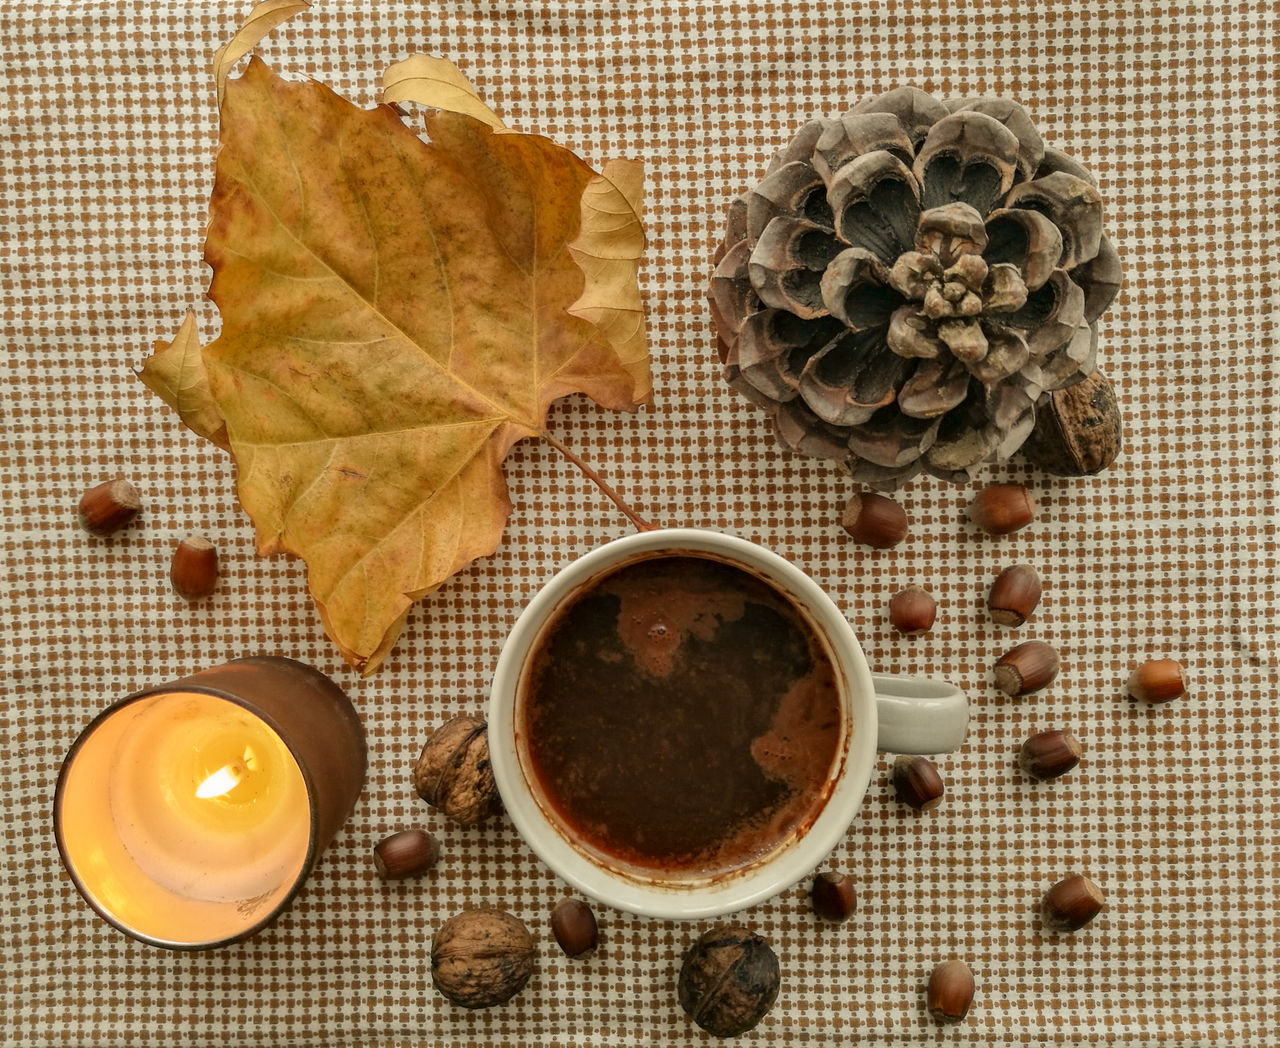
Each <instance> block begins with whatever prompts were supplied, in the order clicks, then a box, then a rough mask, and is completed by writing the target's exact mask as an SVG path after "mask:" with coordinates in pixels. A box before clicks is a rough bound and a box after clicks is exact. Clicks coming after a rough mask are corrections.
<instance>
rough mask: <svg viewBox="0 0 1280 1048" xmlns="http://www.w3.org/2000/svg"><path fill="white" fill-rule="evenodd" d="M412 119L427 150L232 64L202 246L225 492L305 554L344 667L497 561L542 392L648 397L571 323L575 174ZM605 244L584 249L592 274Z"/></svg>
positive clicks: (580, 279) (628, 403)
mask: <svg viewBox="0 0 1280 1048" xmlns="http://www.w3.org/2000/svg"><path fill="white" fill-rule="evenodd" d="M427 124H428V130H429V134H430V138H431V141H430V142H424V141H423V140H421V139H420V138H418V137H417V136H416V135H414V134H413V132H411V131H410V130H409V129H408V128H406V127H405V126H404V125H403V124H402V123H401V122H400V120H399V119H398V118H397V116H396V114H395V113H394V111H393V110H391V109H390V108H389V107H380V108H378V109H375V110H371V111H370V110H360V109H357V108H356V107H354V106H352V105H351V104H350V103H348V102H346V101H345V100H343V99H341V98H340V97H339V96H337V95H336V94H334V93H333V92H332V91H330V90H329V89H328V88H327V87H325V86H324V85H322V84H320V83H318V82H315V81H308V82H304V83H287V82H285V81H283V80H281V79H280V78H279V77H277V76H276V75H275V74H274V73H273V72H271V71H270V70H269V69H268V68H267V66H266V65H265V64H264V63H263V62H262V61H261V60H260V59H256V58H255V59H253V60H252V61H251V62H250V64H249V66H248V69H247V70H246V72H245V73H244V75H243V76H242V77H241V78H240V79H238V80H231V81H228V83H227V90H226V96H225V100H224V104H223V133H222V144H221V149H220V151H219V155H218V166H217V174H216V179H215V186H214V192H213V198H212V201H211V221H210V225H209V231H208V237H207V241H206V246H205V255H206V259H207V260H208V262H209V263H210V265H211V266H212V267H213V270H214V277H213V281H212V284H211V286H210V292H209V293H210V296H211V297H212V298H213V300H214V302H215V303H216V304H217V306H218V308H219V311H220V312H221V315H222V333H221V335H220V336H219V337H218V338H217V339H216V340H215V341H214V342H212V343H211V344H210V345H208V346H207V347H205V349H204V352H203V360H204V364H205V367H206V369H207V372H208V378H209V384H210V389H211V391H212V396H213V401H214V404H215V405H216V409H217V412H218V413H219V414H220V416H221V417H222V418H223V419H224V420H225V422H226V427H227V435H228V438H229V442H230V445H231V450H232V453H233V454H234V456H235V458H236V461H237V465H238V467H239V470H238V493H239V497H240V501H241V503H242V504H243V505H244V507H245V509H246V511H247V512H248V513H249V515H250V517H251V518H252V520H253V522H254V525H255V528H256V531H257V536H258V545H259V549H260V551H261V552H262V553H264V554H269V553H274V552H280V551H287V552H290V553H295V554H297V555H299V556H301V557H303V558H304V559H305V560H306V562H307V566H308V577H309V584H310V588H311V592H312V595H313V596H314V598H315V600H316V602H317V605H318V606H319V608H320V612H321V617H322V619H323V621H324V624H325V628H326V630H327V631H328V632H329V634H330V636H331V637H332V638H333V640H334V641H335V642H336V643H337V644H338V646H339V647H340V649H341V650H342V652H343V654H344V656H345V657H346V658H347V659H348V661H350V662H351V663H352V664H353V665H355V666H358V667H360V668H362V669H364V670H365V671H366V672H370V671H372V670H373V669H374V668H375V667H376V666H377V665H378V663H379V662H380V661H381V660H382V658H383V657H385V655H386V653H387V652H388V651H389V650H390V648H391V646H392V645H393V644H394V642H395V639H396V637H397V636H398V634H399V632H400V630H401V628H402V626H403V623H404V620H405V616H406V615H407V613H408V610H409V608H410V606H411V604H412V603H413V601H415V600H416V599H419V598H420V597H422V596H423V595H425V594H427V593H429V592H431V591H432V590H433V589H435V588H436V587H438V586H439V585H440V584H441V583H442V582H443V581H444V580H445V579H447V578H448V577H449V576H450V575H451V574H453V573H454V572H456V571H457V570H459V569H460V568H461V567H463V566H464V565H465V564H467V563H469V562H470V561H471V560H474V559H475V558H477V557H481V556H485V555H487V554H489V553H491V552H492V551H493V550H494V549H495V548H496V545H497V543H498V541H499V538H500V535H501V532H502V529H503V526H504V524H505V521H506V518H507V516H508V514H509V512H510V502H509V500H508V497H507V492H506V485H505V481H504V479H503V475H502V470H501V463H502V460H503V458H504V456H505V455H506V453H507V451H508V450H509V449H510V447H511V445H512V444H513V443H514V442H515V441H517V440H519V439H521V438H523V437H528V436H538V435H545V434H544V432H543V423H544V420H545V415H546V411H547V409H548V407H549V406H550V404H551V402H552V401H553V400H555V399H556V398H558V397H561V396H564V395H566V394H568V393H572V392H585V393H587V394H588V395H590V396H591V397H592V398H593V399H595V400H596V401H597V402H598V403H600V404H601V405H603V406H605V407H608V408H614V409H630V408H633V407H635V406H636V405H637V404H638V403H640V402H641V401H642V400H644V399H645V397H646V396H647V395H648V390H649V377H648V368H647V358H646V359H645V361H640V362H638V361H637V360H636V359H635V358H634V357H633V358H632V359H630V360H627V361H624V360H622V359H621V358H620V357H619V354H618V352H617V351H616V350H615V349H614V347H613V344H612V343H611V341H610V338H609V337H608V336H606V334H605V333H604V332H602V331H601V330H600V329H599V328H597V327H596V326H595V324H594V323H592V322H591V321H589V320H588V319H584V318H583V317H581V316H575V315H573V313H571V312H570V307H572V306H574V304H575V303H579V302H580V301H581V300H582V296H583V292H584V288H585V287H587V286H588V285H590V284H591V283H592V281H591V280H590V279H588V278H586V277H584V272H583V269H582V268H580V267H579V265H578V264H577V262H576V261H575V257H576V252H571V251H570V249H569V248H570V245H571V243H573V242H574V241H575V239H576V238H578V236H579V234H580V226H581V221H582V215H583V209H584V204H583V194H584V192H586V191H587V189H588V187H589V186H591V185H592V180H593V173H592V172H591V170H590V169H589V168H588V167H587V166H586V165H585V164H583V163H582V161H580V160H579V159H578V158H577V157H575V156H574V155H573V154H572V153H570V152H568V151H567V150H565V149H563V148H561V147H559V146H556V145H554V144H553V143H551V142H550V141H548V140H547V139H544V138H540V137H538V136H533V135H522V134H514V133H504V134H496V133H494V132H493V130H492V129H491V128H490V127H488V126H486V125H484V124H482V123H480V122H479V121H476V120H474V119H471V118H469V117H466V116H461V115H457V114H454V113H449V112H441V113H437V114H434V115H432V116H431V117H430V118H429V119H428V122H427ZM608 197H609V194H608V193H605V194H604V199H605V200H606V201H607V199H608ZM597 210H599V209H598V208H597ZM626 242H631V243H633V245H634V238H632V240H631V241H627V238H626V236H625V235H623V236H620V235H619V234H618V232H617V231H614V232H613V233H609V234H606V235H603V236H602V237H601V238H600V242H599V244H598V245H597V244H595V243H594V241H593V242H592V245H590V246H588V248H586V249H584V250H585V251H586V254H585V255H584V256H583V257H584V258H587V257H588V256H590V257H592V258H594V257H597V256H598V257H599V258H600V259H601V260H602V261H601V265H605V266H606V267H607V265H612V264H613V263H615V262H617V261H619V260H618V259H612V258H610V256H609V250H610V249H609V247H608V245H609V244H611V243H612V244H617V245H621V244H623V243H626ZM593 252H595V254H593ZM624 261H625V260H624ZM634 261H635V260H634V258H633V259H632V260H631V265H632V266H634ZM609 279H610V281H612V280H614V279H616V278H615V277H610V278H609ZM597 283H599V281H598V280H597ZM621 297H622V299H623V300H625V303H626V305H627V308H629V309H630V308H634V304H635V300H634V298H633V297H631V296H627V295H623V296H621ZM593 308H594V307H593ZM600 308H601V309H603V310H605V312H607V310H608V306H607V304H602V306H601V307H600ZM602 315H603V314H602ZM184 419H185V420H187V421H188V422H190V421H191V420H190V418H188V417H187V415H185V414H184Z"/></svg>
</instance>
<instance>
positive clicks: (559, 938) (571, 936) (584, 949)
mask: <svg viewBox="0 0 1280 1048" xmlns="http://www.w3.org/2000/svg"><path fill="white" fill-rule="evenodd" d="M551 932H552V934H553V935H554V936H555V937H556V942H557V943H559V944H560V949H562V950H563V951H564V953H565V956H566V957H575V958H576V957H586V956H587V955H588V954H591V953H594V952H595V948H596V946H597V945H598V944H599V941H600V930H599V927H598V926H597V924H596V915H595V914H594V913H593V912H592V910H591V907H590V906H588V905H587V904H586V903H585V902H583V901H582V900H581V899H561V900H560V902H559V903H557V904H556V908H555V909H554V910H552V911H551Z"/></svg>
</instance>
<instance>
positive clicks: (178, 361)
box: [138, 312, 231, 451]
mask: <svg viewBox="0 0 1280 1048" xmlns="http://www.w3.org/2000/svg"><path fill="white" fill-rule="evenodd" d="M138 377H139V378H140V379H142V381H143V382H144V383H146V385H147V387H148V388H149V389H150V390H151V391H152V392H153V393H155V394H156V395H157V396H158V397H160V399H161V400H163V401H164V402H165V403H166V404H168V405H169V406H170V407H171V408H173V409H174V410H175V411H176V412H177V413H178V414H179V415H180V416H181V417H182V421H183V422H185V423H186V424H187V425H188V426H189V427H190V428H191V429H193V430H194V431H195V432H196V433H199V434H200V436H202V437H207V438H208V439H209V440H211V441H213V442H214V443H215V444H217V445H218V447H220V448H222V449H223V450H225V451H229V450H230V449H231V446H230V444H228V443H227V424H226V422H225V421H224V420H223V418H222V416H221V415H220V414H219V413H218V408H217V405H216V404H214V402H213V392H212V391H211V390H210V389H209V373H208V371H207V370H206V369H205V366H204V356H203V354H202V352H201V349H200V340H199V335H198V333H197V331H196V315H195V313H191V312H188V313H187V318H186V320H184V321H183V322H182V327H181V328H179V329H178V333H177V334H176V335H175V336H174V337H173V341H171V342H164V341H163V340H160V341H157V342H156V344H155V352H154V353H153V354H152V355H151V356H150V357H148V358H147V359H146V360H145V361H144V362H143V365H142V368H141V369H140V370H139V372H138Z"/></svg>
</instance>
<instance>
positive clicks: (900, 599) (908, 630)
mask: <svg viewBox="0 0 1280 1048" xmlns="http://www.w3.org/2000/svg"><path fill="white" fill-rule="evenodd" d="M937 617H938V602H937V601H936V600H934V599H933V598H932V597H931V596H929V594H928V593H927V592H926V591H925V590H923V589H921V588H920V587H919V586H908V587H907V588H906V589H904V590H901V591H899V592H898V593H895V594H894V595H893V596H892V597H890V598H889V621H890V622H891V623H893V627H894V629H896V630H897V631H898V632H899V633H902V634H904V635H905V636H908V637H918V636H919V635H920V634H922V633H928V632H929V630H930V629H931V628H932V626H933V622H934V620H935V619H936V618H937Z"/></svg>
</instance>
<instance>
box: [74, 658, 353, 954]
mask: <svg viewBox="0 0 1280 1048" xmlns="http://www.w3.org/2000/svg"><path fill="white" fill-rule="evenodd" d="M365 766H366V749H365V737H364V730H363V728H362V727H361V724H360V719H359V717H358V716H357V714H356V712H355V709H354V708H353V707H352V705H351V702H350V700H349V699H348V698H347V696H346V695H345V694H344V693H343V692H342V690H341V689H340V688H338V686H337V685H336V684H334V683H333V682H332V681H331V680H329V678H327V677H325V676H324V675H323V674H321V673H319V672H318V671H317V670H314V669H312V668H311V667H309V666H305V665H303V664H302V663H300V662H294V661H293V660H290V659H284V658H276V657H256V658H246V659H238V660H236V661H234V662H231V663H228V664H226V665H224V666H218V667H215V668H213V669H208V670H204V671H202V672H200V673H195V674H193V675H191V676H189V677H185V678H183V679H182V680H178V681H174V682H173V683H170V684H163V685H160V686H157V687H152V688H147V689H146V690H144V691H140V692H138V693H137V694H135V695H130V696H129V697H128V698H125V699H122V700H121V701H119V702H117V703H115V704H114V705H112V706H110V707H109V708H107V709H106V710H104V711H103V712H102V713H101V714H99V715H98V717H96V718H95V719H94V720H93V721H92V723H90V724H89V726H88V727H87V728H85V730H84V731H83V732H82V733H81V735H80V737H79V738H78V739H77V740H76V742H75V744H74V745H73V746H72V748H71V751H70V753H69V754H68V755H67V758H66V760H65V762H64V763H63V766H62V771H61V774H60V776H59V778H58V786H57V791H56V794H55V799H54V831H55V836H56V839H57V843H58V849H59V852H60V853H61V856H62V860H63V863H64V864H65V865H66V868H67V870H68V872H69V873H70V874H71V879H72V881H73V882H74V883H75V886H76V888H77V889H78V890H79V891H80V894H81V895H83V896H84V898H85V900H86V901H87V902H88V903H89V905H90V906H91V907H93V909H94V910H96V911H97V912H98V913H99V914H100V915H101V916H102V917H103V918H105V919H106V920H107V921H108V922H110V923H111V924H113V925H114V926H115V927H116V928H118V929H120V930H121V931H123V932H125V933H126V934H128V935H131V936H133V937H134V938H137V939H140V940H142V941H143V942H147V943H150V944H152V945H155V946H163V947H168V948H171V949H187V950H199V949H209V948H212V947H216V946H224V945H227V944H229V943H233V942H237V941H239V940H242V939H245V938H248V937H249V936H251V935H254V934H255V933H257V932H258V931H260V930H262V929H263V928H265V927H266V926H267V925H269V924H270V923H271V922H272V921H273V920H274V919H275V918H276V917H277V916H279V914H280V913H281V912H283V910H284V909H285V908H286V907H287V906H288V904H289V902H290V901H291V900H292V898H293V896H294V894H295V893H296V892H297V891H298V889H299V888H300V887H301V886H302V883H303V881H305V880H306V877H307V875H308V874H309V873H310V871H311V869H312V867H313V866H314V865H315V863H316V861H317V860H318V859H319V857H320V853H321V852H322V851H323V850H324V848H325V847H326V846H327V845H328V844H329V842H330V841H331V840H332V839H333V837H334V835H335V834H336V833H337V832H338V830H339V828H340V827H341V826H342V825H343V823H345V822H346V820H347V818H348V817H349V816H350V814H351V812H352V810H353V809H354V807H355V803H356V799H357V797H358V796H359V794H360V789H361V786H362V785H363V783H364V776H365Z"/></svg>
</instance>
